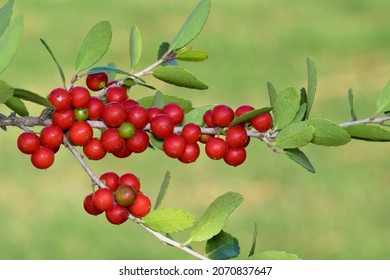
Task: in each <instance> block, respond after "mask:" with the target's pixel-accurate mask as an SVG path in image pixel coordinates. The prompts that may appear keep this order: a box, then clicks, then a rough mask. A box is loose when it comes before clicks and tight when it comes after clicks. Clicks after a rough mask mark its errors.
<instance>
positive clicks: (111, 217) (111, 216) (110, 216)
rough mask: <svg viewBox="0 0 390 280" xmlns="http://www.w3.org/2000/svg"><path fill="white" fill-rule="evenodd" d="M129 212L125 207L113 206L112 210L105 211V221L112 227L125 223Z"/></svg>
mask: <svg viewBox="0 0 390 280" xmlns="http://www.w3.org/2000/svg"><path fill="white" fill-rule="evenodd" d="M128 217H129V211H128V209H127V208H126V207H124V206H122V205H119V204H115V205H114V206H113V207H112V208H110V209H108V210H107V211H106V219H107V221H109V222H110V223H111V224H113V225H120V224H123V223H124V222H126V221H127V219H128Z"/></svg>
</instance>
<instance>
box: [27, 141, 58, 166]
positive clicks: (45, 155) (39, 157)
mask: <svg viewBox="0 0 390 280" xmlns="http://www.w3.org/2000/svg"><path fill="white" fill-rule="evenodd" d="M31 163H32V164H33V165H34V166H35V167H36V168H39V169H46V168H49V167H50V166H51V165H52V164H53V163H54V152H53V150H52V149H50V148H48V147H45V146H40V147H39V148H38V150H37V151H36V152H34V153H33V154H31Z"/></svg>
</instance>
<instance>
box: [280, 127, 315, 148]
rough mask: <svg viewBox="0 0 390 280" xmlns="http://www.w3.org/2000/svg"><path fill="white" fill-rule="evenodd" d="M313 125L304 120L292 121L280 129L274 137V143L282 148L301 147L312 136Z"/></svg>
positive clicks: (308, 141)
mask: <svg viewBox="0 0 390 280" xmlns="http://www.w3.org/2000/svg"><path fill="white" fill-rule="evenodd" d="M313 133H314V127H312V126H311V125H309V124H308V123H306V122H296V123H292V124H290V125H289V126H287V127H286V128H284V129H282V130H281V131H280V132H279V133H278V135H277V136H276V139H275V144H276V145H277V146H278V147H280V148H283V149H292V148H297V147H302V146H305V145H307V144H308V143H310V141H311V140H312V138H313Z"/></svg>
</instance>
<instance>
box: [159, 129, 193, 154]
mask: <svg viewBox="0 0 390 280" xmlns="http://www.w3.org/2000/svg"><path fill="white" fill-rule="evenodd" d="M186 145H187V141H186V140H185V139H184V137H183V136H181V135H177V134H171V135H169V136H167V137H166V138H165V139H164V142H163V150H164V152H165V154H166V155H167V156H169V157H171V158H178V157H180V156H181V155H182V154H183V153H184V151H185V149H186Z"/></svg>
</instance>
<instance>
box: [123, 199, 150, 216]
mask: <svg viewBox="0 0 390 280" xmlns="http://www.w3.org/2000/svg"><path fill="white" fill-rule="evenodd" d="M150 207H151V202H150V199H149V198H148V197H147V196H146V195H144V194H141V193H138V194H137V198H136V199H135V201H134V203H133V204H132V205H130V206H129V208H128V209H129V212H130V214H132V215H133V216H135V217H137V218H142V217H145V216H146V215H147V214H148V213H149V211H150Z"/></svg>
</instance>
